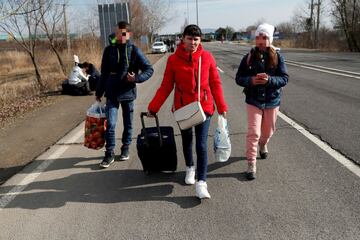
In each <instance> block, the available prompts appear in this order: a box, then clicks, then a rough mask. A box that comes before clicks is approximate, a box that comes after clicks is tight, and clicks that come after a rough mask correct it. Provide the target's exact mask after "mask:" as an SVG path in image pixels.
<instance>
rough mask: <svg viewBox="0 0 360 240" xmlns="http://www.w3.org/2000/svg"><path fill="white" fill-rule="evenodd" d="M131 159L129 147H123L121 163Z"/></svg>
mask: <svg viewBox="0 0 360 240" xmlns="http://www.w3.org/2000/svg"><path fill="white" fill-rule="evenodd" d="M129 158H130V157H129V147H128V146H126V147H124V146H123V147H121V154H120V161H126V160H128V159H129Z"/></svg>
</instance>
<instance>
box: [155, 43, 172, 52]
mask: <svg viewBox="0 0 360 240" xmlns="http://www.w3.org/2000/svg"><path fill="white" fill-rule="evenodd" d="M167 50H168V47H167V45H166V44H165V43H164V42H154V44H153V45H152V47H151V52H152V53H166V52H167Z"/></svg>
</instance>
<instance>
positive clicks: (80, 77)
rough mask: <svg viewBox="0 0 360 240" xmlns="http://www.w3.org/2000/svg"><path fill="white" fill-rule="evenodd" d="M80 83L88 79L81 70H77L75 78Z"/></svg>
mask: <svg viewBox="0 0 360 240" xmlns="http://www.w3.org/2000/svg"><path fill="white" fill-rule="evenodd" d="M77 77H78V78H79V79H80V80H81V81H82V82H85V81H87V80H88V79H89V77H88V76H87V75H85V73H84V71H83V69H82V68H79V69H78V76H77Z"/></svg>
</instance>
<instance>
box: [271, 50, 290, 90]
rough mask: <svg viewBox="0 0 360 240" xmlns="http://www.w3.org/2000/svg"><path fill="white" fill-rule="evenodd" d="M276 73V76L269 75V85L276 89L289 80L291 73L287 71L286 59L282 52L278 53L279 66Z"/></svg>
mask: <svg viewBox="0 0 360 240" xmlns="http://www.w3.org/2000/svg"><path fill="white" fill-rule="evenodd" d="M275 74H276V75H275V76H269V80H268V83H267V86H269V87H272V88H276V89H278V88H281V87H284V86H285V85H286V84H287V83H288V81H289V75H288V73H287V69H286V65H285V60H284V58H283V57H282V56H281V55H280V54H278V66H277V68H276V71H275Z"/></svg>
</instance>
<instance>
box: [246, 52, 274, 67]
mask: <svg viewBox="0 0 360 240" xmlns="http://www.w3.org/2000/svg"><path fill="white" fill-rule="evenodd" d="M267 51H268V52H269V63H268V64H267V66H266V70H269V69H271V68H276V67H277V65H278V56H277V54H276V49H275V48H274V47H273V46H270V47H268V48H267ZM250 55H251V56H250V59H249V60H250V62H248V65H249V64H251V62H252V61H253V60H254V59H255V60H261V59H262V56H261V55H262V53H261V52H260V51H259V50H258V48H255V50H254V51H253V53H252V54H250Z"/></svg>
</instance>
